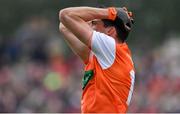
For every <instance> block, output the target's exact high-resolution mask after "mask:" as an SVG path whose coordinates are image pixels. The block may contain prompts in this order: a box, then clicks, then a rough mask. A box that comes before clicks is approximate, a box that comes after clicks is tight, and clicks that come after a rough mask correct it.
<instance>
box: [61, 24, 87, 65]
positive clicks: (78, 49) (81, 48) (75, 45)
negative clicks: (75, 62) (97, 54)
mask: <svg viewBox="0 0 180 114" xmlns="http://www.w3.org/2000/svg"><path fill="white" fill-rule="evenodd" d="M59 30H60V32H61V33H62V34H63V36H64V39H65V41H66V42H67V44H68V45H69V47H70V48H71V49H72V50H73V52H74V53H75V54H77V55H78V56H79V57H80V58H81V59H82V60H83V61H84V62H86V61H87V60H88V56H89V52H90V50H89V48H88V47H87V46H86V45H85V44H84V43H82V42H81V41H80V40H79V39H78V38H77V37H76V36H75V35H74V34H72V33H71V32H70V31H69V30H68V29H67V28H66V27H65V26H64V25H63V24H62V23H60V24H59Z"/></svg>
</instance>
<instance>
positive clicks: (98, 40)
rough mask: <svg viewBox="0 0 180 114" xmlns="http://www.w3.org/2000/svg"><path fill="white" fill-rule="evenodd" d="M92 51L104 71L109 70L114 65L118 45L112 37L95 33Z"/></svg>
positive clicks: (92, 40)
mask: <svg viewBox="0 0 180 114" xmlns="http://www.w3.org/2000/svg"><path fill="white" fill-rule="evenodd" d="M91 50H92V52H93V53H94V55H95V56H96V58H97V60H98V62H99V64H100V65H101V67H102V69H107V68H109V67H111V65H112V64H113V63H114V60H115V53H116V43H115V40H114V39H113V38H112V37H110V36H108V35H106V34H104V33H100V32H96V31H93V35H92V39H91Z"/></svg>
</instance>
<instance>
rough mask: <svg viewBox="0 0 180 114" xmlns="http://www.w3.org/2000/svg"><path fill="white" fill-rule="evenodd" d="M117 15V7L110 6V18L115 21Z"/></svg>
mask: <svg viewBox="0 0 180 114" xmlns="http://www.w3.org/2000/svg"><path fill="white" fill-rule="evenodd" d="M116 16H117V10H116V8H115V7H109V8H108V19H109V20H112V21H114V20H115V19H116Z"/></svg>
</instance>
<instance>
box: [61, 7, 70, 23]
mask: <svg viewBox="0 0 180 114" xmlns="http://www.w3.org/2000/svg"><path fill="white" fill-rule="evenodd" d="M72 14H73V12H72V10H71V8H65V9H62V10H60V11H59V19H60V21H61V22H63V21H64V20H66V19H67V18H68V17H71V15H72Z"/></svg>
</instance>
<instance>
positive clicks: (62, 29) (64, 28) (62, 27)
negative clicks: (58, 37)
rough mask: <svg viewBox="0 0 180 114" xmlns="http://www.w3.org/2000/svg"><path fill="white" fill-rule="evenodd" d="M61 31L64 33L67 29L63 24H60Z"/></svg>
mask: <svg viewBox="0 0 180 114" xmlns="http://www.w3.org/2000/svg"><path fill="white" fill-rule="evenodd" d="M59 31H60V32H61V33H63V32H64V31H66V27H65V26H64V25H63V24H62V23H60V24H59Z"/></svg>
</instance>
